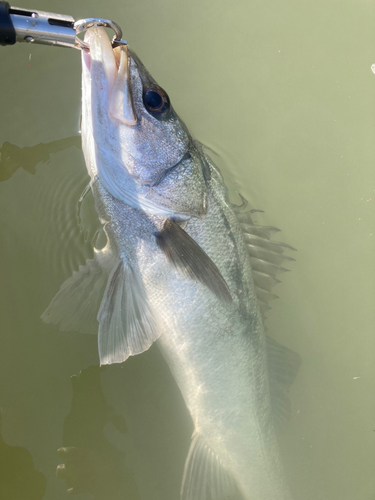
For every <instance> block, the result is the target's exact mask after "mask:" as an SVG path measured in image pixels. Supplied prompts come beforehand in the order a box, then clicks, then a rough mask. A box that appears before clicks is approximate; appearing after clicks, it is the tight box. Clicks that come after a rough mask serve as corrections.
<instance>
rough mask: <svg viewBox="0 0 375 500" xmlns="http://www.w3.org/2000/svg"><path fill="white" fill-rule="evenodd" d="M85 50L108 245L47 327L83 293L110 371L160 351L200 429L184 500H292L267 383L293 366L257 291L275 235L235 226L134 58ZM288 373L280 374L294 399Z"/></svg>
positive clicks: (205, 162)
mask: <svg viewBox="0 0 375 500" xmlns="http://www.w3.org/2000/svg"><path fill="white" fill-rule="evenodd" d="M87 41H88V43H89V45H90V53H89V54H83V116H82V141H83V149H84V153H85V159H86V164H87V168H88V172H89V174H90V176H91V178H92V190H93V193H94V198H95V205H96V209H97V212H98V214H99V217H100V219H101V221H102V223H103V224H104V228H105V232H106V234H107V238H108V243H107V245H106V247H104V249H102V250H100V251H96V255H95V258H94V260H93V261H91V262H89V263H88V264H87V265H86V266H85V267H84V268H82V269H80V272H79V273H78V274H76V275H73V277H72V278H70V280H68V281H67V282H66V284H65V285H63V287H62V289H61V290H60V292H59V294H58V295H57V296H56V298H55V299H54V300H53V301H52V303H51V305H50V307H49V308H48V309H47V311H46V312H45V313H44V318H43V319H44V320H46V321H49V322H53V323H60V326H61V327H62V329H69V328H71V327H72V320H64V319H63V315H62V310H63V309H64V311H67V310H69V307H72V308H74V307H75V305H74V304H73V300H72V298H71V297H72V296H73V295H72V293H71V291H72V290H74V291H75V295H74V297H75V296H78V294H79V292H81V291H83V289H85V290H86V291H87V290H90V297H89V300H86V301H85V302H84V305H83V306H82V307H81V309H80V314H81V316H83V318H84V317H85V314H86V310H88V308H89V305H90V307H91V306H92V304H94V305H95V304H98V305H99V303H100V308H99V313H98V321H99V340H98V343H99V354H100V360H101V363H102V364H109V363H114V362H122V361H124V360H125V359H126V358H127V357H128V356H129V355H135V354H138V353H141V352H143V351H144V350H145V349H147V348H148V347H150V345H151V344H152V343H153V342H154V341H156V340H157V342H158V344H159V347H160V349H161V351H162V353H163V355H164V358H165V360H166V362H167V364H168V365H169V367H170V369H171V371H172V374H173V376H174V378H175V380H176V382H177V384H178V386H179V388H180V390H181V393H182V395H183V397H184V400H185V402H186V405H187V407H188V409H189V412H190V414H191V417H192V420H193V422H194V426H195V431H194V434H193V437H192V443H191V448H190V451H189V454H188V457H187V461H186V465H185V470H184V477H183V481H182V487H181V497H182V499H183V500H206V499H207V500H209V499H211V500H215V499H217V500H219V499H222V498H231V499H244V500H251V499H257V500H291V495H290V492H289V489H288V486H287V484H286V481H285V478H284V475H283V471H282V466H281V461H280V457H279V451H278V445H277V436H276V427H277V424H276V423H275V418H274V414H275V413H277V409H276V410H275V403H273V402H272V394H273V393H275V394H277V390H279V396H277V395H276V400H277V399H278V400H279V401H281V404H283V402H285V394H284V389H285V385H283V383H282V381H280V380H276V381H274V382H272V360H273V359H274V358H275V359H276V358H277V360H278V359H279V358H278V353H280V356H281V358H283V360H285V359H286V358H288V357H289V361H290V360H291V364H292V365H293V364H294V365H295V364H296V358H293V354H291V351H289V350H284V348H282V347H281V346H279V345H276V347H275V343H273V342H272V341H270V340H268V339H267V337H266V334H265V331H264V326H263V320H262V314H261V311H260V308H259V293H257V283H256V281H258V285H259V282H260V281H259V280H263V284H264V283H265V282H266V284H267V283H268V282H272V280H275V278H274V275H275V273H276V271H277V269H281V268H280V263H281V262H282V260H283V256H282V252H283V250H284V248H283V247H282V246H277V244H276V243H275V242H274V243H272V242H271V241H270V239H269V237H268V236H267V235H268V233H267V230H268V232H269V231H271V228H262V227H261V226H257V227H256V226H254V224H253V222H252V220H251V215H250V214H249V213H240V215H238V210H237V209H236V208H235V207H234V206H233V205H232V204H231V203H230V202H229V200H228V195H227V190H226V188H225V185H224V182H223V179H222V177H221V175H220V173H219V171H218V169H217V168H216V167H215V165H214V164H213V162H212V161H211V159H210V158H209V157H208V156H207V154H206V153H205V152H204V150H203V148H202V146H201V145H200V144H199V143H198V142H197V141H195V140H194V138H193V137H192V136H191V135H190V133H189V131H188V129H187V128H186V126H185V125H184V124H183V122H182V121H181V120H180V119H179V118H178V116H177V115H176V114H175V112H174V110H173V108H172V107H171V105H170V102H169V98H168V96H167V95H166V94H165V93H164V91H163V90H162V89H160V87H158V86H157V84H156V82H155V81H154V80H153V78H152V77H151V75H149V73H148V72H147V70H146V69H145V68H144V66H143V65H142V63H141V62H140V61H139V59H138V58H137V56H136V55H135V54H133V53H132V52H130V50H129V49H128V48H121V49H115V51H113V50H112V48H111V46H110V44H109V41H108V39H107V37H106V35H105V34H104V32H102V31H101V30H92V31H91V32H90V33H89V35H88V36H87ZM259 235H260V236H259ZM262 235H263V236H262ZM254 241H255V244H254ZM249 242H250V243H249ZM262 245H263V246H262ZM249 246H250V247H251V246H252V247H253V250H252V251H253V254H252V255H251V253H250V254H249ZM275 248H277V251H274V250H275ZM262 252H263V253H262ZM270 252H271V253H273V254H274V255H273V257H271V258H270V259H269V260H270V262H268V261H267V260H264V259H265V257H264V254H266V255H267V253H268V254H269V253H270ZM272 259H274V260H273V261H272ZM252 262H253V265H255V267H257V269H258V270H257V271H256V273H254V271H253V270H252V265H251V264H252ZM262 266H263V267H262ZM255 274H257V276H258V277H257V280H255V278H254V276H255ZM64 286H65V288H64ZM104 287H105V291H104V296H103V298H101V296H100V293H99V290H100V289H101V288H104ZM266 288H267V286H266ZM263 292H264V293H265V294H267V293H269V292H267V291H266V290H263ZM68 295H69V297H67V296H68ZM74 300H75V299H74ZM64 301H65V305H64V306H61V303H62V302H64ZM69 301H70V302H69ZM69 304H70V306H69ZM70 316H71V318H72V317H75V319H76V323H77V324H78V323H80V320H81V319H82V318H80V317H78V315H76V314H74V313H71V315H70ZM270 342H271V344H270ZM269 345H271V351H270V349H269ZM275 353H276V354H275ZM276 365H278V367H279V368H280V363H278V362H276ZM293 370H294V368H293V369H291V368H290V366H288V367H287V368H286V369H285V372H283V368H281V373H282V377H281V378H283V377H284V379H286V385H288V384H289V383H290V381H291V379H292V378H293V377H294V371H293ZM284 382H285V380H284ZM276 386H278V387H276ZM275 387H276V389H277V390H275ZM276 406H277V403H276Z"/></svg>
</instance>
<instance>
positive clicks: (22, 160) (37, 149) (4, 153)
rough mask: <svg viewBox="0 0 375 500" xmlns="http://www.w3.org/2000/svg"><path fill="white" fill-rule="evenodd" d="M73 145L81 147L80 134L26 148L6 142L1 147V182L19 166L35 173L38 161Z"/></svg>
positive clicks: (44, 159) (44, 160)
mask: <svg viewBox="0 0 375 500" xmlns="http://www.w3.org/2000/svg"><path fill="white" fill-rule="evenodd" d="M72 146H74V147H76V148H78V149H81V137H80V136H73V137H66V138H64V139H58V140H56V141H51V142H47V143H40V144H36V145H35V146H29V147H24V148H20V147H19V146H16V145H15V144H11V143H10V142H4V143H3V144H2V145H1V147H0V182H4V181H7V180H8V179H10V178H11V177H12V175H13V174H14V173H15V172H16V171H17V170H18V169H19V168H22V169H23V170H25V171H26V172H29V173H30V174H33V175H34V174H35V172H36V169H35V167H36V166H37V165H38V163H45V162H46V161H48V160H49V159H50V156H51V154H52V153H58V152H59V151H63V150H64V149H67V148H69V147H72Z"/></svg>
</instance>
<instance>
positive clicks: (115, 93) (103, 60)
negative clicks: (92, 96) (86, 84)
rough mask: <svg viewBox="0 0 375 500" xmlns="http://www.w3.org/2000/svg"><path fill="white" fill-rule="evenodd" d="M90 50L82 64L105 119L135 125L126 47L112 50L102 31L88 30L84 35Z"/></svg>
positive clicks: (101, 29)
mask: <svg viewBox="0 0 375 500" xmlns="http://www.w3.org/2000/svg"><path fill="white" fill-rule="evenodd" d="M85 42H86V43H87V44H88V47H89V50H88V51H85V53H84V54H83V60H84V62H85V65H86V68H87V70H88V72H89V74H90V79H91V85H96V86H97V88H98V89H99V90H100V94H101V101H102V102H103V104H105V105H106V106H107V112H108V115H109V116H110V117H111V118H113V119H116V120H119V121H121V122H122V123H124V124H126V125H128V126H134V125H135V124H136V123H137V115H136V113H135V109H134V104H133V97H132V91H131V85H130V58H131V56H130V53H129V49H128V46H127V45H121V46H119V47H115V48H113V47H112V44H111V42H110V40H109V38H108V36H107V33H106V32H105V30H104V28H90V29H89V30H88V31H87V32H86V34H85Z"/></svg>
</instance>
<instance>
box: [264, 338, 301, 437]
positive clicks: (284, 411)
mask: <svg viewBox="0 0 375 500" xmlns="http://www.w3.org/2000/svg"><path fill="white" fill-rule="evenodd" d="M266 348H267V366H268V374H269V383H270V395H271V407H272V414H273V418H274V422H275V426H276V429H277V430H278V431H282V430H283V429H284V428H285V427H286V424H287V423H288V420H289V418H290V415H291V405H290V400H289V397H288V395H287V392H288V390H289V388H290V386H291V385H292V383H293V382H294V379H295V378H296V375H297V373H298V370H299V367H300V365H301V357H300V356H299V354H297V353H296V352H294V351H292V350H291V349H288V348H287V347H284V346H283V345H281V344H279V343H278V342H276V340H274V339H272V338H271V337H269V336H268V335H267V336H266Z"/></svg>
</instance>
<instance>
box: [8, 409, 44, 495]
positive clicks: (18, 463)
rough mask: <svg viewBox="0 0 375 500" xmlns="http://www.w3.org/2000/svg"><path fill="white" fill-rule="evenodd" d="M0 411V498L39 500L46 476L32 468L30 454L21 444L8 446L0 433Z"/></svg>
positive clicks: (42, 493) (42, 492)
mask: <svg viewBox="0 0 375 500" xmlns="http://www.w3.org/2000/svg"><path fill="white" fill-rule="evenodd" d="M2 420H3V417H2V413H1V411H0V498H1V499H4V500H5V499H6V500H41V499H42V498H43V496H44V492H45V489H46V478H45V477H44V475H43V474H42V473H41V472H38V471H37V470H35V468H34V464H33V459H32V457H31V454H30V452H29V451H28V450H26V448H22V447H21V446H9V445H8V444H6V443H5V441H4V439H3V436H2V434H1V429H2Z"/></svg>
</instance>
